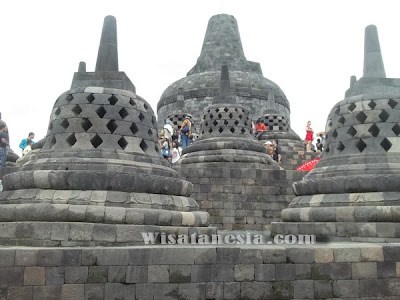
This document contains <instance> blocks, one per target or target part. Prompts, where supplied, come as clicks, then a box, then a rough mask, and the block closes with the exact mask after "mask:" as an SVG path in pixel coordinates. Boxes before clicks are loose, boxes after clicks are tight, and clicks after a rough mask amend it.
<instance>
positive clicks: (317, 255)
mask: <svg viewBox="0 0 400 300" xmlns="http://www.w3.org/2000/svg"><path fill="white" fill-rule="evenodd" d="M314 260H315V262H316V263H330V262H333V261H334V257H333V249H331V248H315V252H314Z"/></svg>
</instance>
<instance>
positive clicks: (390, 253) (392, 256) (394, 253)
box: [383, 245, 400, 262]
mask: <svg viewBox="0 0 400 300" xmlns="http://www.w3.org/2000/svg"><path fill="white" fill-rule="evenodd" d="M383 257H384V260H385V261H395V262H400V251H399V247H398V246H390V245H384V246H383Z"/></svg>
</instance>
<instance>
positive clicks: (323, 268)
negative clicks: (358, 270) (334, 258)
mask: <svg viewBox="0 0 400 300" xmlns="http://www.w3.org/2000/svg"><path fill="white" fill-rule="evenodd" d="M350 270H351V269H350ZM311 277H312V279H314V280H330V279H331V266H330V264H312V265H311Z"/></svg>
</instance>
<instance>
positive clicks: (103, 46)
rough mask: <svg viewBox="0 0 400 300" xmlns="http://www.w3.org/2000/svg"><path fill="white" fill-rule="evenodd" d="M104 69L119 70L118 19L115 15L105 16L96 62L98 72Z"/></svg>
mask: <svg viewBox="0 0 400 300" xmlns="http://www.w3.org/2000/svg"><path fill="white" fill-rule="evenodd" d="M102 71H116V72H118V44H117V21H116V19H115V17H113V16H107V17H105V18H104V24H103V31H102V33H101V40H100V46H99V52H98V55H97V62H96V72H102Z"/></svg>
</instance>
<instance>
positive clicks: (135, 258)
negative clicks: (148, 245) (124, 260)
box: [128, 248, 152, 266]
mask: <svg viewBox="0 0 400 300" xmlns="http://www.w3.org/2000/svg"><path fill="white" fill-rule="evenodd" d="M151 253H152V251H149V250H148V249H143V248H131V249H128V256H129V260H128V263H129V265H142V266H143V265H149V264H151V256H152V255H151Z"/></svg>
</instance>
